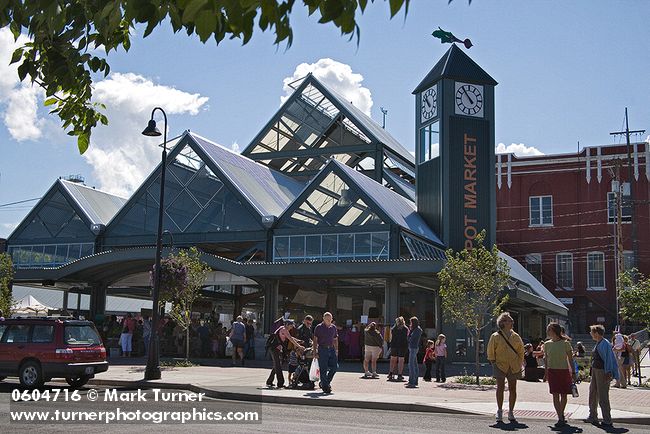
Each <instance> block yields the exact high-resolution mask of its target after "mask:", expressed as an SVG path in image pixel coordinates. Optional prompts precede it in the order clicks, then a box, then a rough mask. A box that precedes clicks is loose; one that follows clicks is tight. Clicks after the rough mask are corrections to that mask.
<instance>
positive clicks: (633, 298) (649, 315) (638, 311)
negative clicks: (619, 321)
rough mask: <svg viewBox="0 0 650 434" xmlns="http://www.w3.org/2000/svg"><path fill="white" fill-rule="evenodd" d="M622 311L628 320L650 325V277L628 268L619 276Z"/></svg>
mask: <svg viewBox="0 0 650 434" xmlns="http://www.w3.org/2000/svg"><path fill="white" fill-rule="evenodd" d="M618 280H619V281H618V284H619V288H623V289H621V291H620V292H619V295H618V296H619V302H620V303H619V304H620V310H621V311H620V313H621V315H622V316H623V318H625V319H626V320H630V321H637V322H640V323H642V324H645V325H646V327H648V326H649V325H650V278H648V277H646V276H644V275H643V274H641V273H639V272H637V270H635V269H633V270H628V271H626V272H625V273H622V274H621V275H620V276H619V278H618Z"/></svg>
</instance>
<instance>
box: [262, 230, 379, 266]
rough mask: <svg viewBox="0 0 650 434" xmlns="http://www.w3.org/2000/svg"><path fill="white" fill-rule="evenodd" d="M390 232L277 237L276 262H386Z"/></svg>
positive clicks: (275, 243)
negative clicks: (380, 260)
mask: <svg viewBox="0 0 650 434" xmlns="http://www.w3.org/2000/svg"><path fill="white" fill-rule="evenodd" d="M388 242H389V233H388V232H364V233H356V234H353V233H347V234H329V235H292V236H277V237H274V248H273V252H274V254H273V260H274V261H282V262H337V261H351V260H379V259H383V260H386V259H388V258H389V254H388Z"/></svg>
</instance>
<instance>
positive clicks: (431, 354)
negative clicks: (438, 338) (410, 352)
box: [422, 339, 436, 381]
mask: <svg viewBox="0 0 650 434" xmlns="http://www.w3.org/2000/svg"><path fill="white" fill-rule="evenodd" d="M435 344H436V343H435V341H432V340H431V339H429V340H428V341H427V348H426V349H425V350H424V360H422V363H424V367H425V368H426V369H425V371H424V377H422V379H423V380H424V381H431V367H432V366H433V363H434V362H435V361H436V349H435Z"/></svg>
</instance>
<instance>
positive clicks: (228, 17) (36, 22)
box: [0, 0, 451, 154]
mask: <svg viewBox="0 0 650 434" xmlns="http://www.w3.org/2000/svg"><path fill="white" fill-rule="evenodd" d="M374 1H375V0H370V2H371V3H374ZM384 1H386V0H384ZM409 2H410V0H388V3H389V7H390V14H391V18H392V17H394V16H395V15H396V14H397V13H398V12H399V11H400V10H402V9H403V10H404V13H405V14H406V13H407V12H408V6H409ZM450 2H451V0H450ZM295 3H296V1H295V0H96V1H80V0H59V1H42V0H0V27H7V26H8V27H9V28H10V29H11V31H12V33H13V35H14V37H15V38H16V39H18V37H19V36H20V35H21V33H27V35H28V36H29V38H30V42H29V43H27V44H25V45H24V46H23V47H20V48H18V49H17V50H16V51H15V52H14V54H13V57H12V59H11V63H16V62H20V65H19V66H18V76H19V77H20V79H21V80H23V79H26V78H27V77H29V79H30V80H31V82H32V83H35V84H37V85H39V86H41V87H43V88H44V89H45V93H46V97H47V99H46V100H45V105H46V106H53V109H52V111H51V113H55V114H56V115H58V116H59V118H60V119H61V122H62V125H63V128H64V129H69V130H68V134H69V135H71V136H75V137H77V146H78V148H79V152H80V153H82V154H83V153H84V152H85V151H86V149H88V146H89V144H90V135H91V131H92V129H93V128H94V127H95V126H96V125H97V123H102V124H104V125H106V124H107V123H108V119H107V118H106V116H104V115H103V114H101V113H100V111H99V110H100V109H102V108H103V106H101V105H97V104H94V103H92V102H91V98H92V84H93V74H103V75H104V76H107V75H108V74H109V72H110V66H109V64H108V63H107V61H106V58H104V57H102V56H100V55H98V51H95V50H103V51H104V52H105V53H106V55H108V54H109V53H110V52H111V51H117V50H118V49H120V48H122V49H124V50H125V51H128V50H129V48H130V46H131V37H132V36H133V34H132V30H133V29H134V28H135V26H136V25H141V26H142V27H143V28H144V30H143V32H142V35H143V37H147V36H149V35H150V34H151V32H153V30H154V29H155V28H156V27H158V26H159V25H160V24H162V23H165V24H166V23H170V24H171V28H172V30H173V31H174V33H177V32H179V31H181V30H183V31H185V32H186V33H187V35H196V36H198V38H199V39H200V40H201V42H203V43H206V42H207V41H208V40H209V39H214V41H215V42H216V43H217V44H219V43H220V42H221V41H223V40H224V39H225V38H226V37H229V38H230V39H233V38H239V39H241V41H242V43H243V44H246V43H248V42H249V41H250V40H251V38H252V36H253V33H254V31H255V29H256V25H257V27H258V28H259V30H260V31H262V32H265V31H267V30H268V31H271V32H274V33H275V44H276V45H279V44H280V43H281V42H286V44H287V46H291V44H292V42H293V30H292V27H291V22H290V16H291V12H292V10H293V8H294V5H295ZM302 3H303V6H304V7H306V8H307V10H308V12H309V15H313V14H316V13H317V12H318V14H319V15H320V19H319V21H318V22H319V23H331V24H333V25H334V26H336V27H337V28H338V29H340V31H341V34H342V35H349V36H350V37H351V38H352V37H354V36H355V35H356V37H357V41H358V40H359V37H360V29H359V25H358V24H357V20H358V17H359V14H361V13H363V12H364V11H365V10H366V7H367V6H368V0H303V1H302ZM138 33H139V32H138Z"/></svg>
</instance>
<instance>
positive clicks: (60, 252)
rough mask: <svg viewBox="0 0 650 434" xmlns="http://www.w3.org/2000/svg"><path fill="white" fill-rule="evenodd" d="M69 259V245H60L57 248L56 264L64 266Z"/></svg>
mask: <svg viewBox="0 0 650 434" xmlns="http://www.w3.org/2000/svg"><path fill="white" fill-rule="evenodd" d="M67 257H68V245H67V244H58V245H57V246H56V256H55V258H54V262H55V263H57V264H63V263H65V260H66V258H67Z"/></svg>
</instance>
